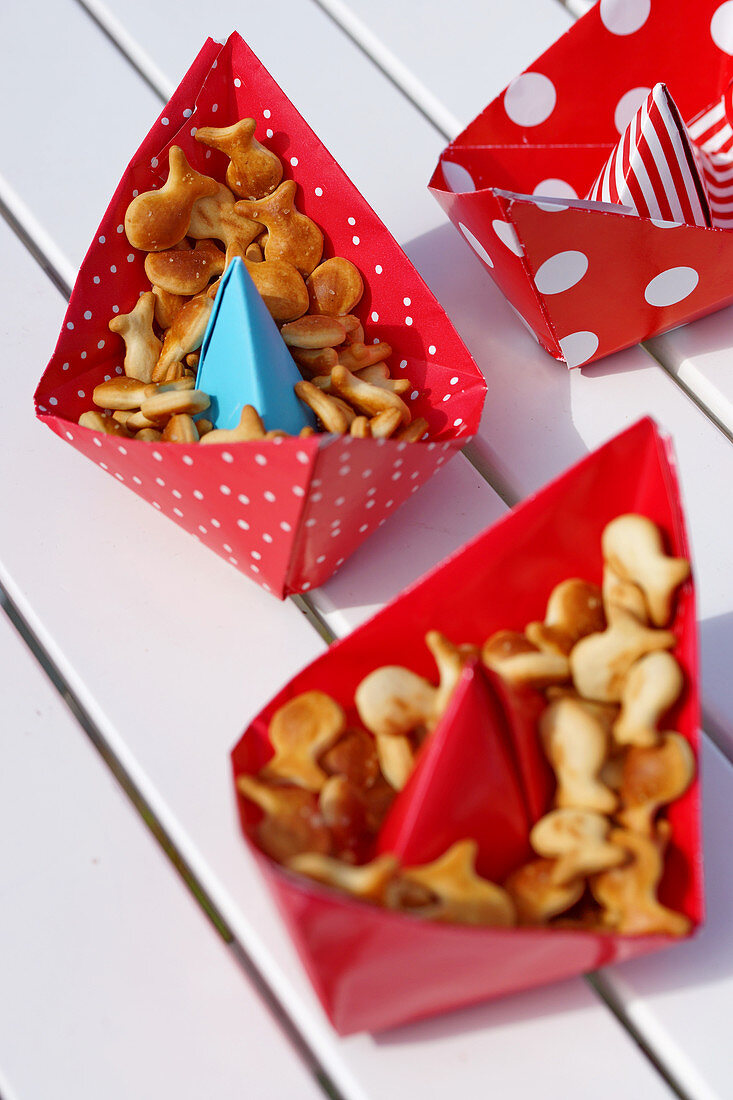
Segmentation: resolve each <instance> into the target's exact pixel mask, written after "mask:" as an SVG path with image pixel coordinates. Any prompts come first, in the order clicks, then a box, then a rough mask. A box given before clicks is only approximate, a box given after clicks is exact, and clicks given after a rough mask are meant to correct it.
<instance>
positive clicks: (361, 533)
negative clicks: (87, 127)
mask: <svg viewBox="0 0 733 1100" xmlns="http://www.w3.org/2000/svg"><path fill="white" fill-rule="evenodd" d="M244 117H252V118H255V119H256V120H257V137H258V140H261V141H262V143H264V144H267V145H269V147H270V148H271V149H272V150H273V151H275V152H276V153H277V154H278V155H279V157H280V159H281V160H282V162H283V164H284V168H285V173H284V176H285V178H289V177H292V178H294V179H295V180H296V183H297V184H298V192H297V195H298V203H299V208H300V209H302V211H303V213H305V214H306V215H309V216H310V217H312V218H313V220H314V221H316V223H317V224H318V225H319V226H320V228H321V229H322V231H323V233H324V238H325V249H324V255H325V256H333V255H341V256H344V257H346V258H348V259H350V260H351V261H352V262H353V263H354V264H356V266H357V267H358V268H359V270H360V272H361V273H362V276H363V279H364V284H365V292H364V295H363V297H362V299H361V302H360V303H359V306H358V307H357V309H356V311H355V312H357V313H358V315H359V317H360V318H361V319H362V321H363V322H364V324H365V328H366V338H367V340H369V341H372V340H373V341H376V340H385V341H387V342H389V343H390V344H391V345H392V348H393V354H392V356H391V364H392V371H393V374H394V375H395V376H396V377H399V376H400V373H401V372H404V375H405V376H406V377H408V378H409V379H410V380H411V381H412V383H413V384H414V389H413V391H411V392H410V393H409V394H408V395H406V398H405V399H406V400H407V401H408V402H409V407H410V409H411V412H412V415H413V419H417V418H418V417H425V419H426V420H427V421H428V425H429V438H428V440H426V441H423V442H418V443H404V442H398V441H396V440H390V439H387V440H378V439H357V438H351V437H349V436H345V437H341V436H335V435H328V434H322V435H316V436H312V437H310V438H304V439H300V438H297V437H291V438H276V439H270V440H262V441H258V442H239V443H235V444H232V445H230V446H226V445H223V444H218V445H215V446H213V445H212V446H209V447H204V446H201V445H200V444H182V443H161V442H150V443H148V442H141V441H138V440H127V439H120V438H118V437H115V436H111V435H105V434H103V433H101V432H97V431H93V430H90V429H88V428H82V427H80V426H79V425H78V423H77V422H78V419H79V416H80V415H81V413H83V412H84V411H86V410H88V409H90V408H92V407H93V406H92V390H93V389H94V387H95V386H96V385H97V384H98V383H99V382H101V381H102V380H103V379H104V378H106V377H108V376H114V375H115V374H121V373H122V361H123V356H124V346H123V342H122V340H121V339H120V337H119V336H117V335H113V334H112V333H111V332H110V331H109V329H108V327H107V326H108V321H109V319H110V318H111V317H113V316H114V315H115V314H117V313H126V312H127V311H129V310H131V309H132V307H133V305H134V304H135V302H136V300H137V298H138V294H139V293H140V292H141V291H142V290H148V289H149V287H150V282H149V280H148V279H147V278H146V276H145V271H144V266H143V261H144V258H145V254H144V253H143V252H139V251H137V250H135V249H132V248H131V247H130V245H129V243H128V241H127V238H126V235H125V233H124V220H125V211H126V210H127V207H128V205H129V204H130V202H131V200H132V198H133V195H134V194H136V193H137V192H143V191H147V190H150V189H151V188H152V187H159V186H160V185H161V183H163V182H164V181H165V179H166V175H167V170H168V149H169V148H170V146H171V145H179V146H180V147H181V148H182V149H183V152H184V153H185V155H186V157H187V159H188V161H189V163H190V164H191V165H192V167H194V168H195V169H196V170H197V171H200V172H202V173H205V174H210V175H214V176H216V177H217V178H218V179H221V180H223V178H224V173H225V170H226V166H227V163H228V161H227V159H226V158H225V157H224V155H223V154H221V153H218V152H216V151H213V152H212V151H211V150H207V149H206V148H205V146H203V145H202V144H200V143H199V142H197V141H195V140H194V136H193V135H194V133H195V131H196V128H197V127H200V126H204V125H215V126H226V125H228V124H230V123H232V122H234V121H236V120H238V119H240V118H244ZM485 393H486V384H485V382H484V379H483V377H482V376H481V374H480V372H479V370H478V368H477V367H476V365H475V363H474V362H473V360H472V359H471V357H470V355H469V353H468V351H467V350H466V348H465V346H464V345H463V344H462V342H461V341H460V339H459V338H458V336H457V334H456V332H455V330H454V329H453V327H452V326H451V324H450V322H449V321H448V318H447V317H446V315H445V313H444V311H443V310H442V309H441V307H440V306H439V304H438V303H437V302H436V300H435V298H434V297H433V295H432V294H431V293H430V291H429V290H428V289H427V287H426V286H425V284H424V282H423V281H422V279H421V278H420V277H419V275H418V274H417V273H416V271H415V269H414V268H413V266H412V264H411V263H410V262H409V260H408V259H407V257H406V256H405V254H404V253H403V252H402V250H401V249H400V248H399V246H398V245H397V244H396V242H395V240H394V239H393V238H392V237H391V236H390V234H389V232H388V231H387V229H386V228H385V226H384V225H383V224H382V222H381V221H380V220H379V219H378V218H377V216H376V214H375V213H374V211H373V210H371V208H370V207H369V206H368V204H367V203H366V202H365V200H364V199H363V198H362V197H361V195H360V194H359V193H358V191H357V190H356V188H355V187H354V185H353V184H352V183H351V181H350V180H349V179H348V177H347V176H346V175H345V173H344V172H343V171H342V170H341V169H340V168H339V166H338V165H337V164H336V162H335V161H334V159H333V158H332V157H331V156H330V154H329V153H328V151H327V150H326V149H325V148H324V146H323V145H322V143H321V142H320V141H319V140H318V138H317V137H316V136H315V134H314V133H313V132H312V130H311V129H310V128H309V127H308V126H307V124H306V123H305V121H304V120H303V119H302V118H301V116H300V115H299V114H298V112H297V111H296V110H295V108H294V107H293V105H292V104H291V103H290V102H289V100H288V99H287V98H286V96H285V95H284V93H283V92H282V90H281V89H280V88H279V87H278V86H277V84H276V83H275V81H274V80H273V79H272V77H271V76H270V75H269V74H268V73H267V71H266V70H265V69H264V68H263V66H262V65H261V64H260V63H259V61H258V60H257V58H256V57H255V56H254V55H253V54H252V53H251V51H250V50H249V49H248V47H247V46H246V44H245V43H244V42H243V40H242V39H241V38H240V37H239V35H237V34H232V35H231V36H230V38H229V39H228V41H227V42H226V43H225V45H223V46H222V45H221V44H219V43H216V42H214V41H213V40H211V39H209V40H208V41H207V42H206V44H205V45H204V46H203V48H202V50H201V51H200V53H199V55H198V57H197V58H196V60H195V61H194V63H193V65H192V67H191V68H190V70H189V71H188V73H187V74H186V75H185V76H184V78H183V80H182V82H181V84H180V85H179V87H178V89H177V90H176V92H175V93H174V95H173V97H172V98H171V100H170V101H169V102H168V103H167V104H166V106H165V107H164V109H163V111H162V113H161V115H160V117H159V118H158V120H157V121H156V123H155V125H154V126H153V127H152V129H151V130H150V132H149V134H148V135H147V137H146V138H145V140H144V141H143V143H142V145H141V146H140V148H139V149H138V151H137V153H136V154H135V155H134V157H133V159H132V161H131V163H130V164H129V166H128V168H127V169H126V171H125V173H124V175H123V177H122V179H121V181H120V183H119V186H118V188H117V190H116V192H115V194H114V196H113V198H112V201H111V203H110V205H109V207H108V209H107V211H106V213H105V215H104V217H103V219H102V222H101V224H100V226H99V229H98V231H97V233H96V234H95V238H94V241H93V243H92V245H91V247H90V249H89V251H88V253H87V255H86V257H85V259H84V262H83V264H82V267H81V270H80V272H79V276H78V278H77V281H76V284H75V286H74V291H73V294H72V296H71V301H70V303H69V308H68V310H67V313H66V317H65V318H64V324H63V328H62V331H61V335H60V337H59V340H58V343H57V345H56V349H55V351H54V354H53V357H52V359H51V361H50V363H49V364H48V367H47V368H46V371H45V373H44V375H43V377H42V379H41V381H40V383H39V386H38V389H37V392H36V412H37V415H38V416H39V418H40V419H41V420H43V421H44V423H46V424H47V425H48V426H49V427H50V428H51V429H52V430H53V431H54V432H55V433H56V434H57V435H58V436H59V437H60V438H61V439H64V440H67V441H68V442H70V443H71V444H72V445H73V446H74V447H76V448H77V449H78V450H80V451H81V452H82V453H84V454H86V455H88V456H89V457H90V458H91V459H93V461H95V462H96V463H98V464H99V465H100V466H101V467H102V469H104V470H106V471H108V472H109V473H110V474H111V475H112V476H113V477H115V478H117V479H118V480H119V481H121V482H122V483H123V484H125V485H127V486H128V487H129V488H131V489H132V490H133V491H134V492H136V493H137V494H138V495H139V496H141V497H143V498H144V499H145V500H147V501H149V502H150V503H152V504H153V506H154V507H155V508H156V509H158V510H159V511H161V512H162V513H164V514H165V515H166V516H168V517H169V518H170V519H172V520H173V521H174V522H176V523H178V524H179V525H180V526H182V527H184V528H185V529H186V530H188V531H190V532H191V533H192V534H194V535H196V536H197V537H198V538H199V539H201V541H203V542H204V543H205V544H206V545H207V546H210V547H211V549H212V550H214V551H215V552H216V553H217V554H219V555H220V556H222V557H223V558H225V559H226V560H228V561H229V562H231V563H232V564H233V565H234V566H236V567H237V568H238V569H239V570H241V571H242V572H243V573H244V574H245V575H246V576H249V577H251V578H252V579H253V580H255V581H257V582H258V583H259V584H261V585H262V586H263V587H264V588H265V589H267V590H268V591H272V592H274V593H275V594H277V595H278V596H280V597H283V596H285V595H287V594H288V593H293V592H304V591H306V590H307V589H309V588H312V587H315V586H317V585H319V584H321V583H323V582H324V581H325V580H326V579H327V578H328V577H329V576H330V575H331V574H332V573H333V572H334V570H335V569H337V568H338V567H339V566H340V565H341V564H342V563H343V561H344V560H345V559H346V558H347V557H348V556H349V555H350V554H351V553H353V551H354V550H355V549H356V548H357V547H358V546H359V545H360V544H361V543H362V542H363V541H364V539H366V538H367V537H368V536H369V535H370V534H371V533H372V532H374V531H375V530H376V529H377V528H378V527H379V526H380V525H381V524H382V523H384V522H385V521H386V520H387V519H388V518H389V516H390V515H391V514H392V513H393V512H394V511H395V510H396V509H397V507H398V506H399V505H400V504H401V503H402V502H403V501H404V500H406V499H407V498H408V497H409V496H410V495H411V494H412V493H414V492H416V491H417V489H418V488H419V487H420V486H421V485H422V484H423V483H424V482H425V481H427V479H428V478H429V477H431V476H432V474H433V473H435V472H436V470H438V469H439V468H440V467H441V466H442V465H443V464H444V463H445V462H446V461H447V460H448V459H449V458H450V457H451V456H453V455H454V454H455V453H457V451H458V450H459V449H460V448H461V447H462V446H464V445H465V443H466V442H467V441H468V440H469V438H470V437H471V435H472V434H473V433H474V432H475V431H476V429H477V427H478V423H479V418H480V414H481V409H482V406H483V402H484V398H485Z"/></svg>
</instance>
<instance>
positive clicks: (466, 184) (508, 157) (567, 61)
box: [430, 0, 733, 367]
mask: <svg viewBox="0 0 733 1100" xmlns="http://www.w3.org/2000/svg"><path fill="white" fill-rule="evenodd" d="M730 20H731V17H730V11H729V9H728V8H727V6H726V4H721V3H720V2H719V0H679V3H676V4H673V5H670V4H664V3H661V2H660V0H651V2H650V0H639V2H637V3H631V4H622V3H618V2H614V0H608V2H606V3H600V4H595V5H594V6H593V8H591V10H590V11H589V12H588V13H587V14H586V15H585V16H583V18H582V19H580V20H579V21H578V22H577V23H576V24H575V25H574V26H573V27H572V28H571V29H570V30H569V31H568V32H567V33H566V34H565V35H563V36H562V38H560V39H559V40H558V41H557V42H556V43H555V44H554V45H553V46H551V47H550V49H549V50H547V52H546V53H544V54H543V55H542V57H540V58H539V59H538V60H537V61H536V62H534V64H533V65H531V66H530V68H529V69H528V70H527V71H526V72H524V73H522V74H521V75H520V76H518V77H517V78H516V79H515V80H513V81H512V82H511V83H510V84H509V85H508V87H507V88H506V89H505V90H504V91H503V92H502V93H501V94H500V95H499V96H497V98H496V99H495V100H494V101H493V102H492V103H490V104H489V106H488V107H487V108H486V109H485V110H484V111H483V113H482V114H481V115H479V116H478V117H477V118H476V119H474V121H473V122H472V123H470V125H469V126H468V127H467V128H466V129H465V130H464V131H463V133H462V134H460V135H459V136H458V137H457V138H456V139H455V140H454V141H453V142H452V143H451V144H450V145H449V146H448V147H447V148H446V149H445V150H444V152H443V153H442V155H441V158H440V163H439V164H438V167H437V168H436V170H435V172H434V174H433V177H432V179H431V181H430V189H431V190H432V192H433V194H434V195H435V197H436V198H437V200H438V202H439V203H440V204H441V206H442V207H443V209H444V210H445V211H446V213H447V214H448V216H449V217H450V219H451V221H452V222H453V223H454V225H456V227H457V228H458V229H459V230H460V231H461V232H462V233H463V235H464V236H465V238H466V239H467V240H468V242H469V244H471V246H472V247H473V248H474V250H475V251H476V252H477V254H478V255H479V256H480V257H481V259H482V260H483V261H484V263H485V265H486V266H487V267H488V268H489V270H490V273H491V276H492V278H493V279H494V281H495V282H496V283H497V285H498V286H499V287H500V288H501V290H502V292H503V293H504V294H505V295H506V297H507V298H508V299H509V301H510V303H511V304H512V306H513V307H514V308H515V309H516V310H517V312H518V313H519V314H520V316H521V318H522V320H523V321H525V323H526V324H527V325H528V326H529V328H530V330H531V331H532V332H534V334H535V335H536V337H537V339H538V340H539V342H540V344H541V345H542V346H543V347H544V348H545V349H546V350H547V351H548V352H549V353H550V354H551V355H553V356H554V357H555V358H556V359H559V360H561V361H563V362H565V363H566V364H567V365H568V366H569V367H576V366H580V365H581V364H583V363H588V362H591V361H593V360H594V359H599V358H601V357H603V356H605V355H609V354H610V353H611V352H614V351H618V350H620V349H621V348H625V347H629V346H630V345H631V344H635V343H637V342H638V341H640V340H645V339H647V338H648V337H650V336H654V335H657V334H659V333H661V332H666V331H667V330H668V329H670V328H674V327H675V326H676V325H679V324H682V323H683V322H685V321H692V320H695V319H696V318H698V317H703V316H705V314H708V313H712V312H713V311H714V310H716V309H720V308H722V307H723V306H725V305H728V304H729V303H730V302H731V301H733V237H732V236H730V235H729V234H728V231H727V228H705V227H703V226H689V225H679V224H673V223H671V222H669V221H665V222H660V221H659V220H656V221H654V220H652V219H650V218H643V217H637V216H636V215H634V214H632V213H628V212H624V210H623V209H622V208H619V207H614V206H612V205H610V204H605V203H604V204H598V203H592V202H587V201H584V200H583V198H582V197H583V196H585V195H587V194H588V193H589V191H590V190H591V187H592V186H593V183H594V181H595V180H596V178H597V176H598V173H599V171H600V170H601V168H602V167H603V165H604V163H605V162H606V160H607V159H608V157H609V156H610V154H611V153H612V151H613V149H614V147H615V146H616V144H617V142H618V140H619V134H620V133H623V131H624V129H625V127H626V124H627V122H628V121H629V119H630V118H631V116H632V115H633V113H634V111H635V110H636V108H637V107H638V106H639V103H640V102H641V101H642V100H643V99H644V97H645V96H646V94H647V93H648V92H649V91H650V90H651V89H652V88H653V87H654V85H656V84H657V83H658V82H659V81H663V82H664V83H665V84H666V85H667V87H668V88H669V91H670V93H671V95H672V97H673V99H674V102H675V103H676V105H677V107H678V108H679V111H680V114H681V116H682V119H683V120H684V121H685V122H686V123H688V124H689V123H694V121H695V120H699V119H709V118H710V117H712V116H714V117H715V118H717V117H718V114H719V113H720V111H722V110H724V109H725V104H726V103H727V102H728V101H729V99H730V97H724V93H725V91H726V88H727V86H728V83H729V81H730V79H731V76H733V32H732V31H731V29H730ZM711 112H712V116H711ZM728 121H731V120H728ZM688 128H689V127H688ZM704 131H705V123H703V125H702V127H701V126H700V125H699V124H698V125H697V126H695V125H693V126H692V128H691V135H692V137H693V141H695V142H698V143H699V144H698V148H703V149H704V144H703V141H702V139H703V138H704V137H705V133H704ZM703 168H704V176H705V180H706V182H707V183H708V185H709V184H710V181H711V178H712V177H711V175H710V173H711V168H710V161H709V160H708V161H707V162H706V161H704V160H703ZM718 169H719V171H718V174H717V176H716V177H715V179H716V180H717V181H718V183H720V181H721V179H722V180H723V181H724V177H725V171H724V170H721V169H720V166H718ZM731 173H733V165H731V170H730V171H729V172H728V175H729V176H730V175H731ZM728 186H730V182H728ZM553 195H554V196H560V198H561V200H562V201H557V199H556V200H555V201H552V200H549V201H544V198H545V197H546V196H553ZM579 197H580V198H579ZM715 199H716V194H715V192H714V193H713V194H712V195H711V206H712V209H713V214H714V215H715V213H716V201H715ZM717 224H718V225H722V226H725V225H726V224H729V223H726V222H725V220H724V218H721V219H720V220H719V221H718V223H717ZM714 225H715V217H714ZM609 300H610V301H611V302H612V306H613V308H608V303H609Z"/></svg>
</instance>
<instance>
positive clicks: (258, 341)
mask: <svg viewBox="0 0 733 1100" xmlns="http://www.w3.org/2000/svg"><path fill="white" fill-rule="evenodd" d="M300 381H301V376H300V373H299V371H298V368H297V367H296V365H295V363H294V361H293V359H292V357H291V355H290V352H289V351H288V349H287V347H286V346H285V343H284V342H283V338H282V336H281V335H280V333H279V332H278V330H277V326H276V324H275V322H274V321H273V319H272V317H271V316H270V314H269V311H268V309H267V306H266V305H265V303H264V302H263V300H262V298H261V297H260V295H259V293H258V291H257V288H256V287H255V285H254V283H253V282H252V278H251V276H250V274H249V272H248V271H247V268H246V267H245V265H244V264H243V263H242V261H241V259H239V258H238V257H237V258H236V259H234V260H232V262H231V263H230V264H229V267H228V268H227V270H226V271H225V272H224V275H223V277H222V280H221V283H220V284H219V290H218V292H217V295H216V300H215V302H214V308H213V310H212V313H211V317H210V318H209V323H208V325H207V327H206V332H205V334H204V339H203V343H202V345H201V356H200V358H199V369H198V373H197V375H196V388H197V389H200V390H203V391H204V392H205V393H207V394H208V395H209V397H210V398H211V406H210V408H208V409H207V410H206V417H207V418H208V419H209V420H211V422H212V423H213V425H214V427H215V428H236V426H237V424H238V423H239V418H240V415H241V412H242V409H243V407H244V406H245V405H253V406H254V408H255V409H257V412H258V413H259V414H260V416H261V418H262V421H263V423H264V425H265V428H266V429H267V430H268V431H269V430H270V429H272V428H280V429H282V431H284V432H289V433H290V434H291V435H297V434H298V432H299V431H300V429H301V428H305V427H306V426H308V427H315V424H316V421H315V417H314V416H313V414H312V413H311V411H310V409H308V408H307V407H306V406H305V405H303V403H302V402H301V401H299V400H298V398H297V397H296V396H295V393H294V392H293V386H294V385H295V383H296V382H300Z"/></svg>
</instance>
